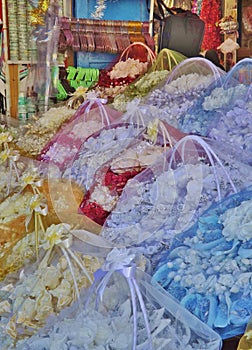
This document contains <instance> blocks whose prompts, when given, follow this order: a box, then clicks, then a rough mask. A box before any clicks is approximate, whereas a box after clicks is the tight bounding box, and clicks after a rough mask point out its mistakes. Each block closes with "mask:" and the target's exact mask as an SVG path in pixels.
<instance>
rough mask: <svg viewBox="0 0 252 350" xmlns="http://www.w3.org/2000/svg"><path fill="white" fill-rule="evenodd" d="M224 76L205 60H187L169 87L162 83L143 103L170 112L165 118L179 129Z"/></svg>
mask: <svg viewBox="0 0 252 350" xmlns="http://www.w3.org/2000/svg"><path fill="white" fill-rule="evenodd" d="M223 74H224V73H223V72H222V71H221V70H219V68H217V67H216V66H215V65H214V64H213V63H212V62H210V61H208V60H206V59H205V58H202V57H193V58H187V59H185V60H183V61H182V62H180V63H179V64H178V65H177V66H176V67H174V68H173V70H172V72H171V74H169V75H168V78H167V80H166V81H165V83H163V82H162V83H160V85H158V86H157V87H156V88H155V89H154V90H153V91H151V93H150V94H148V95H147V96H146V97H145V98H144V99H143V100H142V102H143V103H144V104H147V105H154V106H156V107H158V108H159V110H162V112H166V113H164V114H162V115H163V118H166V121H167V122H168V123H169V124H171V125H173V126H174V127H176V128H179V125H180V118H182V117H183V114H184V113H185V111H187V110H188V109H189V108H190V107H191V106H192V105H193V102H194V101H195V100H197V99H198V98H199V97H200V96H201V95H202V94H203V93H204V91H205V89H206V88H207V87H208V86H209V85H210V84H213V85H215V84H219V81H220V77H221V76H222V75H223Z"/></svg>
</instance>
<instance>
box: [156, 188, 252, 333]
mask: <svg viewBox="0 0 252 350" xmlns="http://www.w3.org/2000/svg"><path fill="white" fill-rule="evenodd" d="M251 218H252V187H251V186H250V187H247V188H245V189H243V190H242V191H240V192H238V193H236V194H234V195H230V196H228V197H227V198H225V199H224V200H222V201H220V202H217V203H214V204H213V205H212V206H211V207H210V208H209V209H208V210H207V211H205V212H204V213H203V214H202V215H200V217H199V219H198V220H197V222H196V223H195V224H194V225H193V226H191V227H190V228H189V229H188V230H186V231H184V232H182V233H181V234H179V235H177V236H176V237H175V238H174V240H173V242H172V244H171V247H170V249H169V250H168V252H166V254H165V255H164V256H163V257H162V259H161V261H160V262H159V264H158V268H157V269H156V272H155V274H154V276H153V279H154V280H155V281H156V282H158V283H159V284H160V285H162V286H163V287H164V288H165V289H166V290H167V291H168V292H169V293H171V294H172V295H173V296H174V297H175V298H176V299H177V300H178V301H179V302H180V303H181V304H182V305H183V306H184V307H186V308H187V309H189V310H190V311H191V312H192V313H193V314H194V315H196V316H197V317H198V318H199V319H201V320H202V321H203V322H204V323H206V324H208V325H209V326H210V327H211V328H213V329H214V330H215V331H216V332H218V333H219V334H220V335H221V337H222V338H223V339H226V338H231V337H233V336H236V335H239V334H242V333H243V332H244V331H245V328H246V325H247V323H248V321H249V319H250V317H251V312H252V289H251V279H252V273H251V259H252V254H251V247H252V234H251V232H252V231H251V229H252V221H251Z"/></svg>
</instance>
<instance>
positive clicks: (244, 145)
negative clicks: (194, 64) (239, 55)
mask: <svg viewBox="0 0 252 350" xmlns="http://www.w3.org/2000/svg"><path fill="white" fill-rule="evenodd" d="M251 69H252V60H251V59H244V60H241V61H239V62H238V63H237V65H236V66H235V67H233V68H232V69H231V70H230V71H229V72H228V74H227V76H226V77H225V78H224V79H223V80H222V86H219V87H214V86H213V87H212V88H211V89H208V90H207V91H206V92H205V93H204V94H203V95H202V96H201V98H200V99H198V100H197V101H196V102H195V103H194V104H193V106H192V107H191V108H190V109H189V110H188V111H187V112H186V114H185V116H184V117H183V119H182V118H181V123H180V126H181V129H182V130H183V131H185V132H193V133H198V134H201V135H202V136H207V137H210V138H213V139H216V140H219V141H223V142H225V143H230V144H231V145H233V147H235V148H237V150H240V151H241V152H242V153H245V154H247V156H246V157H247V161H248V162H251V157H250V153H251V151H252V126H251V118H252V102H251V96H250V91H251V89H250V86H251V79H250V77H249V72H250V71H251Z"/></svg>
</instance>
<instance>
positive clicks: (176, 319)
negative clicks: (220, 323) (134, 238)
mask: <svg viewBox="0 0 252 350" xmlns="http://www.w3.org/2000/svg"><path fill="white" fill-rule="evenodd" d="M133 260H134V254H131V253H130V252H128V251H126V250H123V249H122V250H117V249H114V250H112V251H111V252H110V253H109V255H108V256H107V259H106V261H105V263H104V265H103V266H102V268H100V269H99V270H97V271H96V272H95V274H94V278H95V280H94V283H93V285H92V286H91V288H90V291H89V292H88V294H87V295H84V296H83V299H82V300H83V301H84V305H83V307H81V308H80V305H75V308H74V307H71V308H69V309H68V310H64V312H62V313H61V315H60V316H59V317H58V318H57V319H54V320H52V321H51V322H48V325H47V326H46V327H45V328H44V329H43V330H42V331H41V332H39V333H38V334H37V335H34V336H32V337H31V338H30V339H28V340H27V341H26V342H25V343H21V346H20V347H17V350H19V349H25V350H35V349H36V350H42V349H43V350H49V349H50V350H51V349H56V348H57V350H63V349H66V350H70V349H71V348H72V349H73V348H74V349H76V350H78V349H83V348H85V349H89V350H92V349H93V350H94V349H100V350H103V349H104V350H105V349H107V348H110V349H114V350H118V349H122V350H136V349H139V350H141V349H142V350H143V349H150V350H151V349H153V350H154V349H156V350H158V349H159V350H161V349H162V350H174V349H178V350H182V349H185V348H186V349H194V348H197V349H199V350H203V349H211V350H219V349H220V347H221V338H220V337H219V336H218V334H217V333H215V332H214V331H212V330H211V329H210V328H209V327H207V326H206V325H204V324H203V323H202V322H201V321H199V320H198V319H197V318H195V317H194V316H193V315H190V313H189V312H188V311H187V310H184V309H183V308H182V307H181V306H180V305H179V304H178V303H177V302H175V301H174V300H173V299H172V298H171V297H170V296H168V295H167V294H165V293H164V291H163V290H162V289H161V288H160V287H159V288H156V287H155V286H153V285H152V284H151V279H150V276H149V275H148V274H146V273H145V272H143V271H142V270H141V269H140V268H139V267H137V265H136V262H135V261H133Z"/></svg>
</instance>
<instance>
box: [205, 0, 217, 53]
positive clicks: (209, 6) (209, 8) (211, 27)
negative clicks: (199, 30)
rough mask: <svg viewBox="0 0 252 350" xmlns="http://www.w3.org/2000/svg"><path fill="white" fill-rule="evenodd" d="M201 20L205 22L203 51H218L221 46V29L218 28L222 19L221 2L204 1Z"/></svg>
mask: <svg viewBox="0 0 252 350" xmlns="http://www.w3.org/2000/svg"><path fill="white" fill-rule="evenodd" d="M200 18H201V19H202V20H203V21H204V22H205V34H204V38H203V42H202V50H209V49H217V47H218V46H220V45H221V35H220V28H219V27H218V26H216V23H217V22H218V21H219V20H220V19H221V0H212V1H209V0H203V2H202V8H201V13H200Z"/></svg>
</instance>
